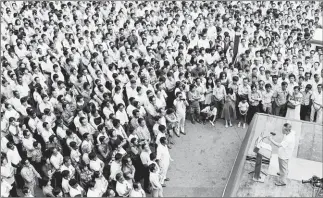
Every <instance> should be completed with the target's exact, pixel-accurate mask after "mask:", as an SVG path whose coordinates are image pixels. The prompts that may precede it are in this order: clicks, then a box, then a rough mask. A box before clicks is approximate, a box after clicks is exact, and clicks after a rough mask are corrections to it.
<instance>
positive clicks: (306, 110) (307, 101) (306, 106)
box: [301, 84, 312, 120]
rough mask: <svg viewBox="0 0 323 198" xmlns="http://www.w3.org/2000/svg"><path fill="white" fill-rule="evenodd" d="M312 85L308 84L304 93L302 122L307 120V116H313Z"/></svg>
mask: <svg viewBox="0 0 323 198" xmlns="http://www.w3.org/2000/svg"><path fill="white" fill-rule="evenodd" d="M311 89H312V85H310V84H307V85H306V87H305V90H304V91H303V92H302V94H303V100H302V104H301V120H305V119H306V116H308V115H311V105H312V101H311V97H312V91H311Z"/></svg>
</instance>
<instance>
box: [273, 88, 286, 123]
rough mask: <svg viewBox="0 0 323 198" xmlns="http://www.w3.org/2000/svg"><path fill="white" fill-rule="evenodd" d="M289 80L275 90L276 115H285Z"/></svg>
mask: <svg viewBox="0 0 323 198" xmlns="http://www.w3.org/2000/svg"><path fill="white" fill-rule="evenodd" d="M287 86H288V84H287V82H282V83H281V88H280V89H278V90H276V91H275V92H274V95H273V98H274V99H275V115H276V116H283V117H285V113H286V108H287V106H286V103H287V96H288V91H287Z"/></svg>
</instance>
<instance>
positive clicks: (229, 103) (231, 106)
mask: <svg viewBox="0 0 323 198" xmlns="http://www.w3.org/2000/svg"><path fill="white" fill-rule="evenodd" d="M235 104H236V95H235V93H233V89H231V88H228V91H227V95H226V97H225V103H224V106H223V111H222V116H221V117H224V119H225V127H226V128H228V124H229V125H230V127H232V120H233V119H236V118H237V116H236V109H235Z"/></svg>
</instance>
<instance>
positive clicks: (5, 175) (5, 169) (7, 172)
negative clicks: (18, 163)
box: [1, 155, 18, 197]
mask: <svg viewBox="0 0 323 198" xmlns="http://www.w3.org/2000/svg"><path fill="white" fill-rule="evenodd" d="M14 176H15V175H14V168H13V167H12V165H11V163H8V159H7V157H5V156H4V155H2V156H1V179H3V180H4V181H5V182H6V183H8V184H9V185H10V191H9V194H10V196H11V197H18V194H17V186H16V182H15V177H14ZM1 185H2V183H1Z"/></svg>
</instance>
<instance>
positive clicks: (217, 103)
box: [215, 99, 224, 119]
mask: <svg viewBox="0 0 323 198" xmlns="http://www.w3.org/2000/svg"><path fill="white" fill-rule="evenodd" d="M223 106H224V99H223V100H220V101H215V107H216V108H217V110H218V111H217V115H216V118H217V119H219V118H221V115H222V111H223Z"/></svg>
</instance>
